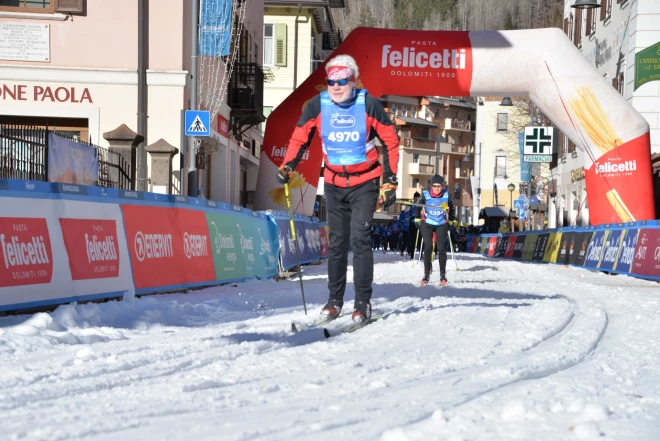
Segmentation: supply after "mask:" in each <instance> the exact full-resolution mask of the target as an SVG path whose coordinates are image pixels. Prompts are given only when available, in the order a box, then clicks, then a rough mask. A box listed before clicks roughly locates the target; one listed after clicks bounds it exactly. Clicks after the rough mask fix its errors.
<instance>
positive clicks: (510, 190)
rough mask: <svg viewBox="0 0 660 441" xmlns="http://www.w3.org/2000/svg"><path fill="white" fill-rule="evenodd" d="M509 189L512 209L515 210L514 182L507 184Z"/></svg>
mask: <svg viewBox="0 0 660 441" xmlns="http://www.w3.org/2000/svg"><path fill="white" fill-rule="evenodd" d="M506 188H507V190H509V193H510V194H511V209H512V210H513V190H515V189H516V186H515V185H514V184H511V183H509V185H507V187H506Z"/></svg>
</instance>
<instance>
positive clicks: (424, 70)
mask: <svg viewBox="0 0 660 441" xmlns="http://www.w3.org/2000/svg"><path fill="white" fill-rule="evenodd" d="M468 53H469V52H468V51H467V50H466V49H465V48H460V49H449V48H442V47H440V46H439V45H438V42H437V41H432V40H412V41H410V43H409V44H408V45H407V46H405V47H403V48H400V49H399V50H397V49H395V48H394V46H393V45H389V44H386V45H383V48H382V52H381V67H382V68H383V69H389V70H390V74H391V75H394V76H407V77H437V78H456V74H457V71H461V70H465V68H466V61H467V57H468Z"/></svg>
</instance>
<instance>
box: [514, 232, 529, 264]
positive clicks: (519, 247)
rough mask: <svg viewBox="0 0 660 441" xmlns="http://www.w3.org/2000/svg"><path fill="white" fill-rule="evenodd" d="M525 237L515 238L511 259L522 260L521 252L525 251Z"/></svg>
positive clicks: (522, 235) (523, 235) (521, 235)
mask: <svg viewBox="0 0 660 441" xmlns="http://www.w3.org/2000/svg"><path fill="white" fill-rule="evenodd" d="M526 237H527V235H525V234H519V235H518V236H516V245H515V247H514V249H513V258H514V259H522V256H523V250H524V249H525V238H526Z"/></svg>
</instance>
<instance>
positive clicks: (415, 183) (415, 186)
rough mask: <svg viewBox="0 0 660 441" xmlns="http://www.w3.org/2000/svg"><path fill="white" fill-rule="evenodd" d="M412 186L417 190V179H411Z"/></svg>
mask: <svg viewBox="0 0 660 441" xmlns="http://www.w3.org/2000/svg"><path fill="white" fill-rule="evenodd" d="M412 186H413V188H419V179H417V178H413V180H412Z"/></svg>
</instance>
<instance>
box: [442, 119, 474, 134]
mask: <svg viewBox="0 0 660 441" xmlns="http://www.w3.org/2000/svg"><path fill="white" fill-rule="evenodd" d="M433 122H434V123H435V124H437V125H438V127H440V128H441V129H444V130H466V131H469V130H471V129H472V122H470V121H467V120H464V119H458V118H433Z"/></svg>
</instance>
